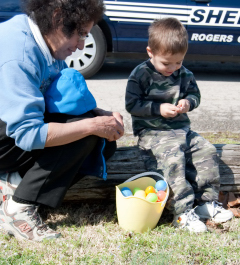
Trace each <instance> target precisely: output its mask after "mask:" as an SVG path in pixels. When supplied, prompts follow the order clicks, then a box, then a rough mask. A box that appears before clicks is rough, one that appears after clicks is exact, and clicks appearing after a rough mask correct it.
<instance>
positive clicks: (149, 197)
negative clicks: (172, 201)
mask: <svg viewBox="0 0 240 265" xmlns="http://www.w3.org/2000/svg"><path fill="white" fill-rule="evenodd" d="M146 200H147V201H149V202H156V201H157V200H158V196H157V194H156V193H148V195H147V197H146Z"/></svg>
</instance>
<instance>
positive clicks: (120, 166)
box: [65, 144, 240, 201]
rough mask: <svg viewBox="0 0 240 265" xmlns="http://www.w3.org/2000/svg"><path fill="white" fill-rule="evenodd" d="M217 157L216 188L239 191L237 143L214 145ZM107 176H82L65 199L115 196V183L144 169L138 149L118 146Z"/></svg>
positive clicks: (239, 170) (110, 197) (108, 167)
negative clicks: (218, 181)
mask: <svg viewBox="0 0 240 265" xmlns="http://www.w3.org/2000/svg"><path fill="white" fill-rule="evenodd" d="M215 147H216V149H217V154H218V158H219V170H220V184H221V186H220V190H221V191H231V192H235V193H239V192H240V145H232V144H226V145H224V144H216V145H215ZM107 169H108V179H107V181H104V180H102V179H100V178H97V177H93V176H85V177H84V178H83V179H82V180H80V181H79V182H78V183H76V184H75V185H74V186H73V187H71V188H70V189H69V191H68V192H67V194H66V196H65V201H82V200H88V199H89V200H93V199H98V200H99V199H101V200H102V199H107V200H114V199H115V186H116V185H119V184H121V183H123V182H124V181H125V180H127V179H129V178H130V177H132V176H134V175H136V174H139V173H142V172H145V171H146V169H145V166H144V163H143V161H142V159H141V156H140V152H139V149H138V148H137V147H136V146H133V147H120V148H118V149H117V151H116V152H115V154H114V156H113V157H112V158H111V159H110V160H109V161H108V162H107Z"/></svg>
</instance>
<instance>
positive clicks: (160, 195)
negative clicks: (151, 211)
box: [157, 190, 166, 202]
mask: <svg viewBox="0 0 240 265" xmlns="http://www.w3.org/2000/svg"><path fill="white" fill-rule="evenodd" d="M157 197H158V201H160V202H161V201H164V199H165V198H166V192H165V191H163V190H159V191H158V192H157Z"/></svg>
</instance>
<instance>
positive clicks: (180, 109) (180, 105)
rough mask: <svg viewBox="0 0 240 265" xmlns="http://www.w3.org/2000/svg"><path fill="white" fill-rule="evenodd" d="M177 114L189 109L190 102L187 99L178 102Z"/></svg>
mask: <svg viewBox="0 0 240 265" xmlns="http://www.w3.org/2000/svg"><path fill="white" fill-rule="evenodd" d="M177 108H178V113H186V112H188V111H189V109H190V102H189V101H188V100H187V99H181V100H179V101H178V105H177Z"/></svg>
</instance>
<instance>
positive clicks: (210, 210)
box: [195, 201, 233, 223]
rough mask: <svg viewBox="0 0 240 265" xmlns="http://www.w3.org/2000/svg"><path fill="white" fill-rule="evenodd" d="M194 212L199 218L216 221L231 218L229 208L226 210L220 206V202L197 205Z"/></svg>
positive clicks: (219, 221) (224, 220)
mask: <svg viewBox="0 0 240 265" xmlns="http://www.w3.org/2000/svg"><path fill="white" fill-rule="evenodd" d="M195 213H196V214H197V215H198V216H199V217H200V218H201V219H211V220H212V221H214V222H216V223H224V222H226V221H228V220H231V219H232V218H233V213H232V212H231V211H230V210H226V209H224V208H223V207H222V203H220V202H216V201H213V202H206V203H204V204H203V205H199V206H197V207H196V209H195Z"/></svg>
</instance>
